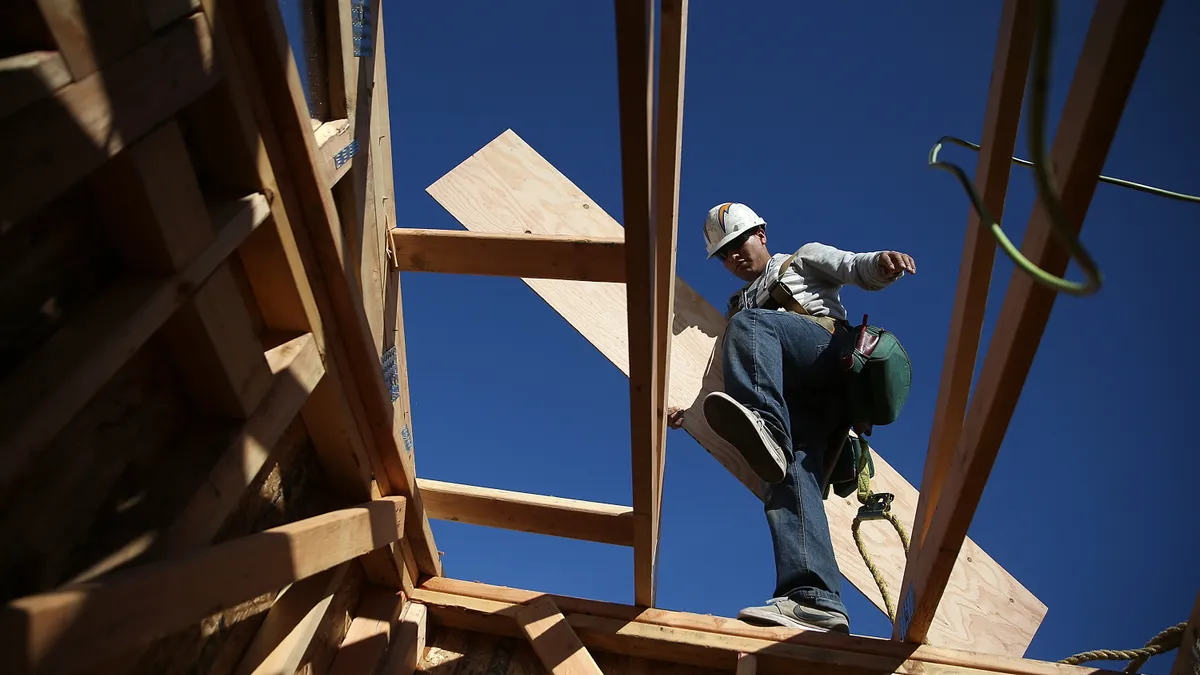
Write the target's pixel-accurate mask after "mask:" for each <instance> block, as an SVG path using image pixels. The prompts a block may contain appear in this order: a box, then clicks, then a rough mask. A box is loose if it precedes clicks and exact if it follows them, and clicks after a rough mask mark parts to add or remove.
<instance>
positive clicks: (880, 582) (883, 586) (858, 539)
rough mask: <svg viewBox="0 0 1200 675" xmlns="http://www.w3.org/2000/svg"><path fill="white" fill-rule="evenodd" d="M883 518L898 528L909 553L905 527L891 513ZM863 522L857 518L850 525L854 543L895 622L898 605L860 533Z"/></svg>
mask: <svg viewBox="0 0 1200 675" xmlns="http://www.w3.org/2000/svg"><path fill="white" fill-rule="evenodd" d="M883 516H884V517H885V518H887V519H888V522H890V523H891V524H892V526H893V527H895V528H896V532H897V533H898V534H899V535H900V541H902V542H904V552H905V553H908V532H906V531H905V529H904V526H903V525H901V524H900V521H899V520H897V519H896V516H895V515H894V514H892V512H891V511H888V512H886V513H884V514H883ZM862 522H863V521H862V518H859V517H858V516H855V517H854V522H852V523H850V531H851V532H853V533H854V543H855V544H858V552H859V553H861V554H862V557H863V562H865V563H867V569H868V570H871V576H873V577H875V584H876V585H877V586H879V594H880V595H882V596H883V604H884V605H885V606H886V607H887V613H888V618H890V619H891V620H892V621H895V620H896V605H895V604H894V603H893V602H892V596H891V595H889V594H888V588H887V581H885V580H884V578H883V573H882V572H880V571H879V567H877V566H876V565H875V562H874V561H873V560H871V555H870V554H869V553H867V546H866V544H864V543H863V538H862V534H861V533H860V532H859V527H860V526H861V525H862Z"/></svg>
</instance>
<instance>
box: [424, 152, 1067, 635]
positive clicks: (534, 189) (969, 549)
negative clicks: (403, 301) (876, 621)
mask: <svg viewBox="0 0 1200 675" xmlns="http://www.w3.org/2000/svg"><path fill="white" fill-rule="evenodd" d="M502 175H518V176H523V177H524V178H523V179H522V180H521V181H519V182H518V183H513V182H509V181H506V180H504V179H502V178H500V176H502ZM514 184H515V185H517V187H513V185H514ZM427 192H428V193H429V194H430V195H431V196H433V197H434V198H435V199H436V200H437V201H438V202H439V203H440V204H441V205H442V206H443V207H445V208H446V210H447V211H449V212H450V214H451V215H453V216H454V217H455V218H457V219H458V220H459V221H460V222H461V223H462V224H463V225H464V226H466V228H467V229H469V230H471V231H474V232H489V233H492V232H498V233H523V232H525V231H526V230H528V231H530V232H533V233H536V234H574V235H578V236H586V237H619V236H621V234H622V232H623V230H622V228H621V225H620V224H619V223H618V222H617V221H615V220H614V219H613V218H612V217H610V216H609V215H608V214H607V213H605V212H604V210H603V209H602V208H600V206H599V205H598V204H597V203H596V202H594V201H592V200H591V199H590V198H589V197H588V195H587V194H586V193H585V192H584V191H583V190H581V189H580V188H579V186H577V185H575V184H574V183H572V182H571V181H570V179H568V178H567V177H566V176H564V175H563V174H562V173H561V172H559V171H558V170H557V169H555V168H554V166H553V165H551V164H550V163H549V162H547V161H546V159H545V158H544V157H542V156H541V155H540V154H539V153H538V152H537V151H535V150H534V149H533V148H531V147H530V146H529V145H528V144H526V143H525V142H524V141H523V140H521V138H520V137H519V136H517V134H516V133H514V132H513V131H511V130H508V131H505V132H504V133H503V134H501V135H500V136H499V137H497V138H496V139H494V140H492V141H491V142H490V143H488V144H487V145H485V146H484V147H483V148H481V149H479V150H478V151H477V152H474V153H472V154H471V156H470V157H468V158H467V159H466V160H465V161H463V162H462V163H461V164H459V165H458V166H457V167H455V168H454V170H453V171H451V172H450V173H448V174H446V175H445V176H442V177H441V178H440V179H438V181H437V182H435V183H434V184H433V185H431V186H429V187H428V188H427ZM584 206H587V208H584ZM548 212H549V213H554V214H557V217H556V218H554V219H547V218H546V217H545V213H548ZM524 281H525V283H526V284H527V285H528V286H529V287H530V288H532V289H533V290H534V291H535V292H537V294H538V295H540V296H541V297H542V298H543V299H544V300H545V301H546V303H547V304H549V305H550V307H552V308H553V310H554V311H555V312H557V313H558V314H559V315H560V316H562V318H564V319H565V320H566V321H567V322H568V323H570V324H571V325H572V326H574V327H575V328H576V329H577V330H579V331H580V333H581V334H582V335H583V336H584V337H585V338H586V339H587V340H588V341H589V342H591V343H592V345H594V346H595V347H596V349H597V350H598V351H600V353H602V354H603V355H604V356H605V357H606V358H607V359H608V360H610V361H611V362H612V363H613V365H615V366H616V367H617V368H618V369H620V370H621V371H622V372H624V373H628V372H629V343H628V340H627V333H626V331H625V326H626V322H627V319H626V312H625V294H624V293H623V292H622V288H621V287H620V286H617V285H614V284H580V283H572V282H568V281H559V280H553V279H525V280H524ZM675 317H676V319H675V320H676V327H675V329H674V330H673V332H672V342H673V344H672V347H671V381H670V388H669V402H670V405H672V406H675V407H678V408H680V409H683V410H684V411H685V412H686V414H685V417H684V430H685V431H686V432H687V433H688V434H690V435H691V436H692V438H694V439H695V440H696V441H697V442H698V443H699V444H700V445H701V446H703V447H704V448H705V449H706V450H707V451H708V452H709V453H710V454H711V455H712V457H713V459H715V460H716V461H717V462H719V463H720V464H721V466H723V467H725V468H726V469H727V470H728V471H729V473H730V474H731V475H732V476H733V477H734V478H735V479H736V480H738V481H740V482H741V483H742V485H743V486H745V488H746V489H747V490H750V491H751V492H752V493H754V494H755V495H756V496H758V497H760V498H761V497H762V496H763V494H764V492H763V483H762V481H761V480H760V479H759V478H758V477H757V476H756V475H755V474H754V472H753V471H752V470H751V469H750V467H749V466H748V465H747V464H746V462H745V460H744V459H742V457H741V455H740V454H738V452H737V450H735V449H734V448H733V447H732V446H730V445H729V444H728V443H726V442H725V441H723V440H722V439H721V438H720V437H719V436H717V435H716V434H715V433H713V431H712V430H711V429H710V428H709V427H708V424H707V423H706V421H705V419H704V412H703V410H702V408H701V403H702V402H703V400H704V397H705V396H706V395H707V394H708V392H710V391H720V390H722V389H724V384H723V381H722V374H721V368H720V363H721V345H720V336H721V335H722V333H723V332H724V330H725V323H726V322H725V318H724V316H723V314H722V312H721V311H719V310H718V309H717V308H715V307H713V306H712V304H710V303H709V302H708V301H707V300H706V299H705V298H704V297H703V296H701V295H700V294H699V293H697V292H696V291H695V290H693V289H692V288H691V287H690V286H689V285H688V284H687V283H686V282H685V281H684V280H683V279H679V278H677V279H676V281H675ZM872 487H873V488H874V489H875V490H876V491H878V492H890V493H893V494H895V495H896V498H895V500H894V501H893V502H892V512H893V513H895V514H896V515H897V517H898V518H900V520H901V521H902V522H903V523H904V524H905V525H906V526H908V525H909V524H910V523H911V522H912V518H913V513H914V512H915V510H916V505H917V498H918V494H917V491H916V489H914V488H913V486H912V485H911V484H910V483H909V482H908V481H907V480H905V479H904V476H902V475H900V473H899V472H898V471H896V470H895V469H894V468H892V466H891V465H889V464H888V463H887V461H886V459H885V458H884V457H882V456H880V454H879V448H876V455H875V477H874V478H873V479H872ZM824 506H825V512H826V515H827V516H828V518H829V526H830V535H831V537H832V538H833V546H834V554H835V555H836V557H837V563H838V567H839V568H840V569H841V571H842V574H843V575H845V577H846V579H847V580H848V581H850V583H852V584H854V586H855V587H857V588H858V589H859V590H860V591H862V593H863V594H864V595H865V596H866V597H867V599H868V600H870V601H871V602H872V603H874V604H875V606H876V607H878V608H880V611H882V609H883V606H884V604H883V598H882V596H881V595H880V593H879V589H878V587H877V585H876V584H875V580H874V578H873V576H872V574H871V571H870V570H868V569H867V566H866V564H865V563H864V562H863V559H862V555H861V554H860V553H859V551H858V547H857V546H856V545H855V543H854V537H853V536H852V535H851V527H850V526H851V522H852V521H853V519H854V517H855V515H857V513H858V507H859V504H858V501H857V500H856V499H854V498H853V496H851V497H849V498H846V499H839V498H837V497H831V498H830V499H828V500H826V501H825V503H824ZM861 533H862V535H863V537H864V539H865V543H866V545H867V546H868V548H869V549H870V551H871V555H872V557H873V558H874V560H875V562H876V566H877V568H878V570H879V571H880V573H881V574H882V575H883V577H884V579H885V580H886V582H887V584H888V586H889V588H893V589H895V588H898V587H899V584H900V582H901V580H902V578H903V575H904V560H905V557H904V547H903V545H902V544H901V543H900V541H899V538H898V537H896V534H895V532H894V531H893V530H892V529H891V528H890V527H886V526H867V527H863V528H862V530H861ZM952 579H953V581H952V583H951V586H952V588H954V589H955V590H954V592H953V594H952V595H950V596H948V597H950V598H952V600H950V601H948V602H946V603H944V604H945V607H944V608H943V610H941V611H939V613H938V616H937V621H936V623H935V624H934V630H933V631H932V632H931V634H930V644H935V645H938V646H952V647H958V648H962V649H968V650H971V651H982V652H994V653H998V654H1010V655H1021V654H1023V653H1025V650H1026V648H1027V647H1028V646H1029V644H1030V642H1031V640H1032V639H1033V635H1034V633H1035V632H1036V631H1037V627H1038V624H1039V623H1040V622H1041V620H1042V617H1043V616H1045V614H1046V606H1045V604H1043V603H1042V602H1040V601H1039V600H1038V598H1037V597H1035V596H1034V595H1033V594H1032V593H1030V592H1029V590H1028V589H1026V588H1025V587H1023V586H1022V585H1021V584H1020V583H1019V582H1018V581H1017V580H1016V579H1014V578H1013V577H1012V575H1011V574H1009V573H1008V572H1006V571H1005V570H1004V569H1003V568H1002V567H1001V566H1000V565H998V564H997V563H996V561H995V560H993V559H992V558H991V557H990V556H989V555H988V554H987V552H986V551H984V550H982V549H981V548H979V547H978V546H977V545H976V544H975V543H974V542H972V541H971V540H969V539H968V540H967V545H966V546H965V547H964V548H963V551H962V553H961V554H960V555H959V559H958V563H957V565H956V567H955V570H954V572H953V577H952ZM997 617H1002V620H998V619H997ZM974 625H988V626H989V627H990V628H989V630H988V631H979V630H974V629H973V628H972V626H974Z"/></svg>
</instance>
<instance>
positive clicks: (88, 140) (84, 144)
mask: <svg viewBox="0 0 1200 675" xmlns="http://www.w3.org/2000/svg"><path fill="white" fill-rule="evenodd" d="M216 81H217V76H216V72H215V70H214V68H213V63H212V37H211V35H210V34H209V31H208V24H207V23H206V22H205V21H204V19H203V17H199V16H197V17H193V18H191V19H188V20H186V21H181V22H180V23H179V24H177V25H175V26H172V27H171V28H169V29H167V30H166V31H165V32H164V33H162V34H161V35H159V36H157V37H155V38H154V39H153V40H152V41H150V42H149V43H148V44H146V45H145V46H143V47H141V48H139V49H138V50H137V51H135V52H134V53H132V54H130V55H129V56H127V57H126V58H124V59H121V60H120V61H119V62H117V63H115V64H113V65H112V67H110V68H106V69H105V70H103V71H101V72H96V73H92V74H91V75H89V76H88V77H86V78H84V79H82V80H78V81H76V82H74V83H72V84H69V85H67V86H65V87H62V88H61V89H59V90H58V91H57V92H56V93H55V95H54V96H53V97H52V98H48V99H45V100H43V101H41V102H40V103H36V104H33V105H30V106H27V107H25V108H23V109H22V110H20V111H19V112H16V113H14V114H12V115H10V116H9V117H7V118H5V124H4V125H0V146H3V147H4V148H5V151H6V153H7V157H6V159H5V161H4V162H3V163H2V164H0V222H4V221H9V222H16V221H18V220H21V219H22V218H24V217H26V216H28V215H29V214H31V213H33V211H34V210H36V209H37V208H38V207H40V206H41V205H43V204H45V203H46V202H48V201H50V200H51V199H53V198H54V197H56V196H58V195H59V194H60V193H62V192H63V191H64V190H66V189H67V188H69V187H70V186H71V185H73V184H75V183H76V182H77V181H79V180H80V179H81V178H83V177H84V176H86V175H87V174H88V173H90V172H92V171H93V170H95V169H96V168H97V167H99V166H100V165H101V164H103V163H104V162H106V161H108V160H109V159H110V158H111V157H113V156H114V155H116V154H117V153H119V152H120V151H121V150H123V149H124V148H125V147H127V146H128V145H130V144H132V143H134V142H136V141H137V140H138V139H140V138H141V137H142V136H144V135H145V134H146V133H147V132H149V131H151V130H152V129H154V128H155V127H156V126H158V125H159V124H161V123H162V122H163V120H165V119H167V118H169V117H171V116H173V115H175V114H176V113H177V112H179V110H180V109H182V108H183V107H184V106H186V105H187V104H189V103H191V102H192V101H194V100H195V99H196V98H198V97H199V96H200V95H201V94H203V93H204V92H206V91H208V90H209V89H210V88H211V87H212V86H213V85H214V84H215V83H216Z"/></svg>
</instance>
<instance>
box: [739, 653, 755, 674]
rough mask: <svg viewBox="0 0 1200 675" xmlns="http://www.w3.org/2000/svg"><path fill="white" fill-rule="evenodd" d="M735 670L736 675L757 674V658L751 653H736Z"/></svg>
mask: <svg viewBox="0 0 1200 675" xmlns="http://www.w3.org/2000/svg"><path fill="white" fill-rule="evenodd" d="M735 672H736V673H737V675H757V673H758V659H757V658H755V656H754V655H753V654H745V653H742V654H738V656H737V670H736V671H735Z"/></svg>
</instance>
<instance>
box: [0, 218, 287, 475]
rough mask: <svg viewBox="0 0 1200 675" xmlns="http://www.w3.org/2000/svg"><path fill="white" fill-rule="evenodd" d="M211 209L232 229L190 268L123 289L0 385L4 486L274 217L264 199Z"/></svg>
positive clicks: (107, 296) (106, 297)
mask: <svg viewBox="0 0 1200 675" xmlns="http://www.w3.org/2000/svg"><path fill="white" fill-rule="evenodd" d="M210 211H211V214H212V218H213V220H214V221H216V222H225V223H226V225H225V227H224V228H222V229H221V232H220V234H219V235H218V236H217V238H216V240H215V241H213V243H212V245H211V246H209V247H208V248H207V249H206V250H205V251H204V253H202V254H201V255H200V256H198V257H197V258H196V259H195V260H194V261H193V262H192V264H191V265H189V266H188V267H187V269H186V270H184V271H183V272H181V273H179V274H177V275H174V276H171V277H167V278H165V279H161V280H136V281H129V282H125V283H118V284H117V285H116V286H115V287H114V288H112V289H110V290H109V291H107V292H106V293H105V294H104V295H103V296H101V297H100V298H98V299H97V300H96V301H94V302H93V303H92V305H90V306H89V307H88V308H87V309H85V310H84V311H83V312H82V313H81V314H79V315H78V316H76V317H75V319H73V320H72V322H71V323H70V324H68V325H67V326H66V327H64V328H63V329H62V330H60V331H59V332H58V333H57V334H56V335H55V336H54V337H53V338H51V339H50V340H49V341H47V342H46V343H45V344H44V345H42V346H41V347H40V348H39V349H38V351H37V352H35V353H34V354H33V355H31V356H30V357H29V358H27V359H26V360H25V362H24V363H23V364H22V365H21V367H20V368H19V369H18V370H17V371H16V372H15V373H13V374H12V376H10V377H9V379H8V380H6V381H5V382H4V383H3V385H2V386H0V410H2V411H4V421H5V423H4V424H3V425H0V426H2V428H3V429H4V430H5V432H4V438H3V443H2V445H3V447H4V448H5V452H4V453H0V487H2V486H3V485H6V484H8V482H9V481H11V480H13V479H14V478H16V477H17V476H18V475H19V474H20V472H21V471H22V470H24V468H25V467H26V466H28V464H29V462H30V461H31V460H32V459H33V457H34V456H35V455H36V454H37V453H38V452H40V451H41V449H42V448H44V447H45V446H46V445H47V444H48V443H49V442H50V441H51V440H53V438H54V436H55V435H56V434H57V433H58V431H59V430H60V429H61V428H62V427H63V426H64V425H65V424H66V423H67V422H68V421H70V419H71V418H72V417H73V416H74V415H75V413H77V412H79V410H80V409H81V408H83V406H84V405H85V404H86V403H87V402H88V401H89V400H90V399H91V397H92V395H93V394H95V393H96V392H97V391H99V389H100V387H101V386H103V385H104V383H105V382H107V381H108V380H109V378H111V377H112V376H113V374H114V373H116V372H117V371H118V370H120V368H121V366H122V365H124V364H125V362H126V361H127V360H128V359H129V357H130V356H131V355H133V354H134V353H135V352H136V351H137V350H138V349H139V348H140V347H141V346H142V345H143V344H145V342H146V341H147V340H148V339H150V336H152V335H154V333H155V332H157V331H158V329H159V328H160V327H161V326H162V325H163V324H164V323H166V321H167V320H168V319H169V318H170V317H171V315H172V314H173V313H174V312H175V310H176V309H178V308H179V307H180V306H182V305H183V303H184V302H185V301H186V300H187V299H188V297H189V293H190V292H191V291H192V289H194V288H196V287H197V286H199V285H200V284H202V283H203V282H204V280H205V279H207V278H208V277H209V275H211V274H212V273H213V271H214V270H216V269H217V266H218V265H219V264H220V263H221V261H223V260H225V258H227V257H228V256H229V254H230V253H231V252H232V251H233V250H234V249H235V248H236V247H237V245H238V243H239V242H241V241H242V240H244V239H245V238H246V236H247V235H248V234H249V233H250V232H252V231H253V230H254V229H255V228H256V227H258V225H259V224H261V223H262V222H263V221H264V220H265V219H266V217H267V213H268V211H267V205H266V200H265V199H263V197H262V195H252V196H250V197H247V198H245V199H243V200H239V201H237V202H233V203H222V204H217V205H214V206H213V207H212V208H211V209H210ZM16 420H20V423H19V424H18V423H16Z"/></svg>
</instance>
